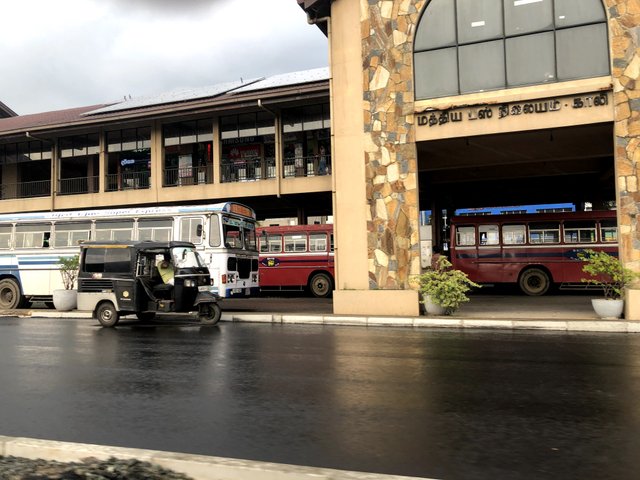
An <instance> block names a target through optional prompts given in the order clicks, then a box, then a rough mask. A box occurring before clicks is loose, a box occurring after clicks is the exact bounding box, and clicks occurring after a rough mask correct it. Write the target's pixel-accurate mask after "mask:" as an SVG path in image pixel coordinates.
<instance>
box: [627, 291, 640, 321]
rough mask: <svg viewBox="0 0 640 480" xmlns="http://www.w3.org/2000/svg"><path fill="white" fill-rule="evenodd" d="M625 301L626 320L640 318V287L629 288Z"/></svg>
mask: <svg viewBox="0 0 640 480" xmlns="http://www.w3.org/2000/svg"><path fill="white" fill-rule="evenodd" d="M626 297H627V298H626V300H625V302H624V318H625V320H640V289H628V290H627V293H626Z"/></svg>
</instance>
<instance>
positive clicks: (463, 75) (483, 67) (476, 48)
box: [459, 40, 505, 93]
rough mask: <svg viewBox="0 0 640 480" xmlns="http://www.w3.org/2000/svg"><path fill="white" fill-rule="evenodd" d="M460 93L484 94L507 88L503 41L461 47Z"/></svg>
mask: <svg viewBox="0 0 640 480" xmlns="http://www.w3.org/2000/svg"><path fill="white" fill-rule="evenodd" d="M459 50H460V52H459V54H460V92H461V93H468V92H482V91H484V90H495V89H497V88H504V87H505V78H504V77H505V73H504V47H503V43H502V40H499V41H494V42H485V43H479V44H475V45H465V46H462V47H459Z"/></svg>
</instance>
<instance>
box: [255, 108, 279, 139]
mask: <svg viewBox="0 0 640 480" xmlns="http://www.w3.org/2000/svg"><path fill="white" fill-rule="evenodd" d="M256 125H257V127H258V135H275V133H276V127H275V119H274V118H273V116H272V115H271V114H270V113H267V112H258V115H257V118H256Z"/></svg>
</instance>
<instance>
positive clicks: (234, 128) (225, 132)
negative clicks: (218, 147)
mask: <svg viewBox="0 0 640 480" xmlns="http://www.w3.org/2000/svg"><path fill="white" fill-rule="evenodd" d="M220 138H221V139H222V140H224V139H225V138H238V117H237V115H232V116H230V117H220Z"/></svg>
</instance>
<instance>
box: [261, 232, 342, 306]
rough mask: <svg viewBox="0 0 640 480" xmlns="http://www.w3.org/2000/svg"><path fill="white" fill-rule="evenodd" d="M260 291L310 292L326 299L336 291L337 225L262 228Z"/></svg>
mask: <svg viewBox="0 0 640 480" xmlns="http://www.w3.org/2000/svg"><path fill="white" fill-rule="evenodd" d="M257 231H258V243H259V246H260V290H261V291H268V290H271V291H287V290H289V291H291V290H299V291H300V290H308V291H309V292H310V293H311V294H312V295H313V296H314V297H319V298H326V297H329V296H330V295H331V293H332V292H333V287H334V255H333V225H330V224H323V225H290V226H274V227H258V230H257Z"/></svg>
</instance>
